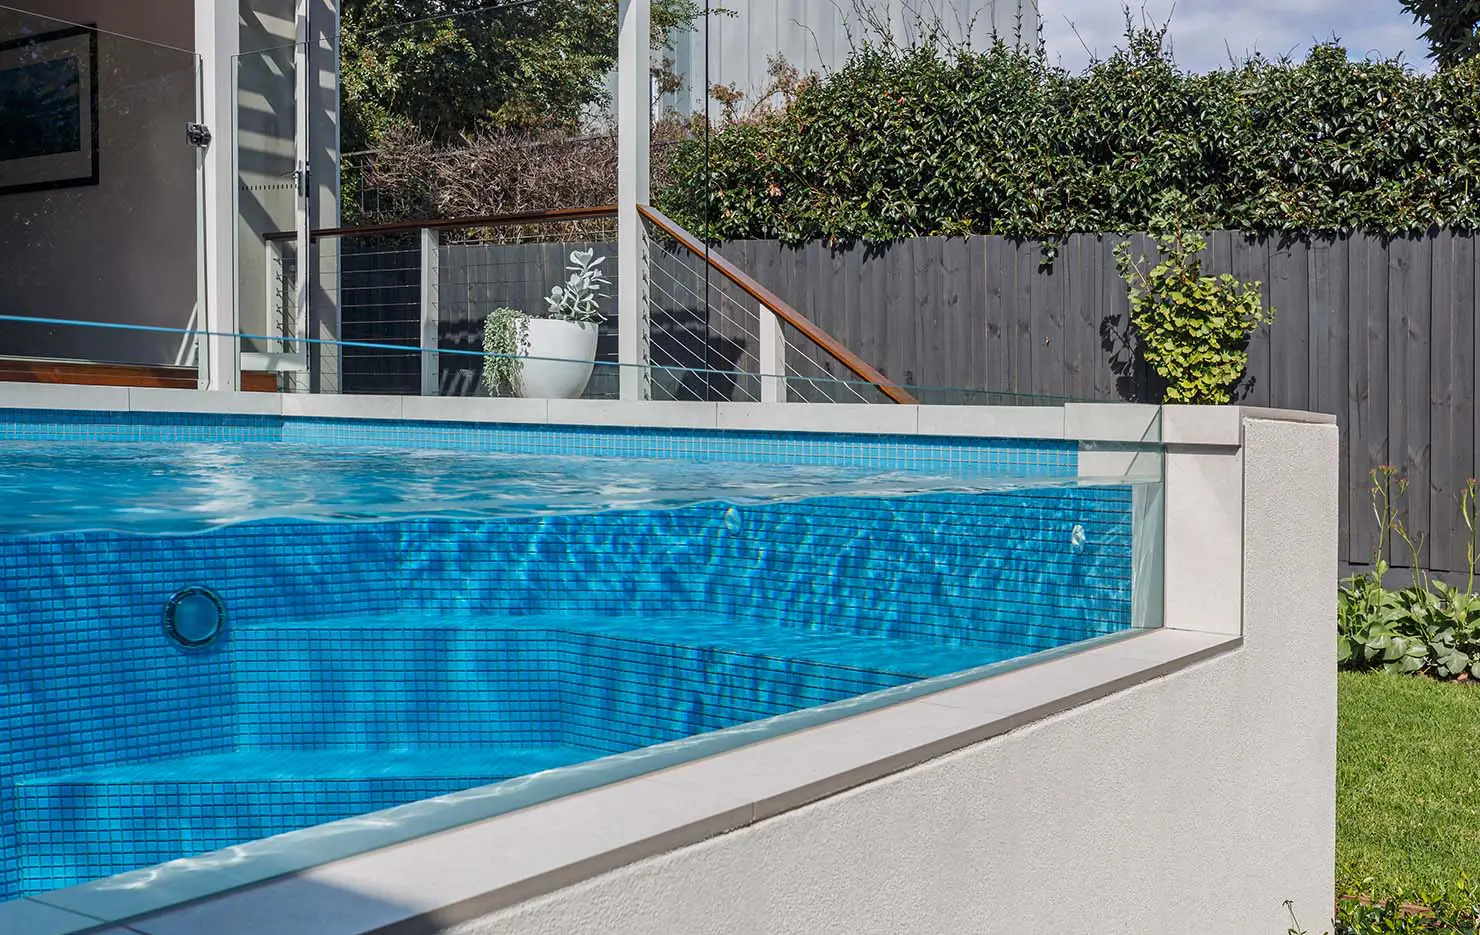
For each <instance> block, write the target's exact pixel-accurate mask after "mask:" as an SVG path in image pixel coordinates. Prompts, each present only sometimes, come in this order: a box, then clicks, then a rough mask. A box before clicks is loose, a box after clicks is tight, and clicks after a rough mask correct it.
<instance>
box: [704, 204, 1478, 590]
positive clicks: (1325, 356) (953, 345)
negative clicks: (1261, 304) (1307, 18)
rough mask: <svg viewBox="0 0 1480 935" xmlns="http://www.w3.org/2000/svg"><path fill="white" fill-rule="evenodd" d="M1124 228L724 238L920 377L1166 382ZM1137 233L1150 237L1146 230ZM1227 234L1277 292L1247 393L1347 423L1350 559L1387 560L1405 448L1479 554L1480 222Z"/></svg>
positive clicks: (809, 305)
mask: <svg viewBox="0 0 1480 935" xmlns="http://www.w3.org/2000/svg"><path fill="white" fill-rule="evenodd" d="M1119 239H1120V238H1116V237H1113V236H1098V235H1075V236H1073V237H1071V238H1069V241H1068V242H1067V243H1066V244H1063V245H1060V247H1059V250H1058V252H1057V256H1055V257H1054V258H1053V259H1052V260H1051V261H1050V262H1045V259H1046V255H1045V253H1044V251H1043V248H1042V245H1041V244H1038V243H1018V242H1015V241H1012V240H1009V239H1006V238H1002V237H969V238H964V239H956V240H948V239H944V238H923V237H922V238H915V239H912V240H907V241H901V242H898V243H894V244H889V245H884V246H880V247H872V248H868V249H864V248H853V249H839V250H830V249H828V248H827V247H825V246H823V245H820V244H809V245H807V246H805V247H801V248H791V247H783V246H781V245H779V244H777V243H774V242H770V241H746V242H742V243H736V244H724V245H721V247H720V250H721V251H722V252H724V253H725V255H727V256H730V257H731V258H732V259H734V260H735V262H736V263H737V264H739V265H741V266H742V267H743V268H744V269H745V271H746V272H747V273H749V274H750V275H752V276H754V277H755V278H756V279H757V280H758V281H760V282H761V283H762V284H763V285H765V286H766V287H767V288H769V289H771V290H772V291H773V292H775V293H776V294H777V295H778V296H780V298H781V299H783V300H785V301H787V302H790V303H792V304H795V305H797V306H798V307H801V308H803V309H805V310H806V312H807V314H808V317H810V318H811V319H812V320H813V321H814V322H816V323H817V324H818V325H819V326H821V327H822V328H823V329H825V330H827V331H828V332H830V333H832V334H834V335H836V336H837V337H838V338H839V339H840V340H842V342H843V343H844V344H845V345H847V346H848V347H849V348H851V349H853V350H854V351H856V352H858V353H859V354H860V355H861V356H863V357H864V358H865V359H867V360H870V361H871V362H873V363H874V364H875V365H876V366H877V367H878V368H879V369H880V370H881V371H883V372H884V373H885V375H887V376H888V377H890V378H891V379H894V380H899V381H902V382H903V383H905V384H907V385H909V386H916V387H928V386H932V385H934V386H953V387H962V388H967V389H978V390H983V391H994V392H1014V393H1020V394H1035V395H1049V396H1054V395H1062V396H1065V397H1069V398H1074V399H1085V400H1124V401H1136V402H1156V401H1159V399H1160V392H1161V391H1160V385H1159V382H1158V380H1157V378H1156V376H1155V374H1153V373H1151V372H1150V371H1149V369H1148V368H1147V367H1146V365H1145V362H1144V361H1143V360H1142V359H1141V358H1140V355H1139V351H1138V347H1137V343H1136V339H1135V336H1134V334H1133V333H1132V330H1131V328H1130V323H1129V321H1128V311H1129V308H1128V305H1127V301H1126V295H1125V284H1124V282H1122V281H1121V279H1120V277H1119V274H1118V272H1117V270H1116V268H1115V262H1114V259H1113V257H1112V255H1111V251H1112V250H1113V248H1114V246H1115V245H1116V243H1117V242H1118V241H1119ZM1130 239H1131V242H1132V245H1133V247H1134V248H1135V249H1136V250H1138V251H1140V252H1142V253H1148V254H1149V253H1150V252H1151V249H1150V242H1149V239H1148V238H1147V237H1146V236H1145V235H1134V236H1132V237H1131V238H1130ZM1209 241H1210V250H1209V256H1208V257H1207V258H1206V259H1205V270H1206V271H1207V272H1210V273H1223V272H1231V273H1235V274H1236V275H1239V276H1241V277H1246V278H1258V279H1260V280H1261V281H1262V282H1263V283H1264V285H1263V294H1264V298H1265V300H1266V301H1267V302H1270V303H1272V304H1273V305H1274V306H1275V308H1276V314H1275V320H1274V324H1273V326H1272V327H1271V328H1270V329H1269V330H1268V331H1267V332H1266V333H1262V334H1259V335H1256V337H1255V338H1254V340H1253V341H1252V342H1251V347H1250V366H1249V372H1248V375H1247V376H1246V377H1245V379H1244V380H1243V381H1242V383H1241V385H1240V386H1239V388H1238V393H1237V398H1238V401H1239V402H1242V403H1246V404H1250V405H1263V406H1273V407H1276V408H1290V409H1314V410H1316V411H1319V412H1327V413H1331V414H1334V415H1336V416H1337V418H1338V421H1339V422H1340V423H1341V426H1342V452H1343V456H1342V490H1341V502H1342V525H1341V557H1342V560H1343V561H1344V562H1345V563H1347V564H1350V565H1357V566H1360V565H1365V564H1368V563H1370V562H1371V559H1372V554H1373V547H1374V546H1375V545H1376V543H1375V541H1374V532H1373V522H1372V520H1371V519H1370V517H1369V515H1368V486H1369V480H1368V473H1369V472H1370V471H1371V469H1372V468H1374V467H1376V466H1378V465H1380V464H1388V463H1391V464H1392V465H1393V466H1394V467H1396V468H1397V469H1398V470H1400V471H1402V472H1403V473H1404V474H1405V475H1407V476H1408V477H1409V479H1410V484H1411V487H1410V490H1409V493H1408V501H1409V502H1408V504H1407V505H1406V506H1405V508H1404V514H1403V515H1404V518H1405V521H1406V522H1408V524H1409V526H1410V528H1412V529H1413V530H1415V532H1416V533H1418V534H1422V535H1424V546H1423V554H1422V556H1421V561H1422V562H1423V563H1424V564H1425V565H1427V566H1428V567H1430V568H1431V569H1434V570H1438V571H1458V570H1462V569H1463V567H1464V564H1465V546H1466V542H1467V537H1468V535H1469V532H1468V530H1467V528H1466V527H1465V526H1464V523H1463V521H1462V518H1461V515H1460V512H1459V510H1460V504H1459V492H1460V490H1461V489H1462V487H1463V485H1464V482H1465V479H1466V478H1469V477H1473V476H1474V475H1475V473H1476V469H1477V447H1480V406H1477V405H1476V403H1475V394H1476V392H1477V391H1480V328H1477V327H1476V325H1475V315H1476V313H1477V302H1476V295H1477V291H1480V284H1477V256H1476V249H1475V236H1474V235H1471V234H1458V233H1451V232H1440V233H1438V234H1435V235H1432V236H1429V237H1423V238H1406V239H1395V240H1383V239H1381V238H1379V237H1374V236H1368V235H1365V234H1357V235H1350V236H1343V237H1337V238H1325V239H1322V238H1314V239H1310V240H1300V239H1293V240H1292V239H1288V238H1286V239H1281V238H1255V239H1250V238H1246V237H1244V236H1243V235H1242V234H1239V233H1227V232H1224V233H1219V234H1217V235H1215V236H1213V237H1210V238H1209ZM808 357H809V355H808V352H807V351H806V350H802V351H798V350H797V349H796V348H795V347H792V348H789V349H788V361H789V364H790V366H791V367H792V368H793V369H795V368H796V366H797V364H796V361H797V360H805V361H806V363H805V364H804V366H806V367H807V368H809V369H811V370H813V371H814V372H818V373H821V372H825V367H826V364H825V362H821V361H817V360H811V359H808ZM790 386H791V388H792V389H793V390H795V388H796V383H795V382H792V383H791V384H790ZM791 398H793V399H795V398H797V394H796V393H795V392H793V394H792V396H791ZM927 401H930V400H927ZM963 401H966V400H963ZM1390 545H1391V544H1390ZM1389 555H1390V556H1392V549H1391V548H1389ZM1393 557H1394V558H1395V559H1396V562H1397V564H1398V565H1400V566H1401V565H1405V564H1407V563H1408V562H1409V561H1410V560H1409V558H1408V557H1407V556H1405V555H1402V554H1398V555H1396V556H1393Z"/></svg>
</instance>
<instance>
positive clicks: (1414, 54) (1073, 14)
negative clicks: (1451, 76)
mask: <svg viewBox="0 0 1480 935" xmlns="http://www.w3.org/2000/svg"><path fill="white" fill-rule="evenodd" d="M1133 6H1134V9H1135V11H1136V14H1135V15H1137V16H1138V17H1139V16H1140V15H1141V13H1140V11H1141V10H1142V0H1134V3H1133ZM1174 6H1175V9H1174ZM1038 10H1039V13H1040V15H1041V16H1042V18H1043V32H1044V40H1045V41H1046V43H1047V45H1048V54H1049V56H1050V57H1051V58H1052V59H1054V60H1055V61H1058V62H1060V63H1061V64H1063V65H1064V66H1065V67H1067V68H1070V69H1075V70H1077V69H1079V68H1081V67H1083V66H1084V64H1085V63H1086V62H1087V61H1088V60H1089V57H1090V53H1089V52H1087V51H1086V50H1085V46H1086V45H1087V46H1088V47H1089V49H1090V50H1093V51H1094V52H1096V53H1098V55H1099V56H1100V57H1101V58H1103V57H1105V56H1106V55H1107V54H1109V53H1110V52H1111V51H1112V50H1113V49H1114V48H1115V45H1116V44H1117V42H1118V41H1119V39H1120V36H1121V34H1122V33H1123V31H1124V23H1125V19H1124V14H1123V13H1122V10H1121V4H1120V3H1119V2H1117V0H1038ZM1144 10H1145V13H1146V15H1147V16H1148V17H1150V18H1151V19H1152V21H1153V22H1157V23H1160V22H1164V21H1166V20H1167V18H1168V15H1169V14H1170V18H1171V28H1170V29H1169V31H1168V36H1169V37H1170V39H1171V42H1172V46H1173V49H1174V51H1175V52H1176V56H1177V61H1178V63H1179V64H1181V65H1182V66H1183V67H1184V68H1187V69H1188V70H1191V71H1207V70H1209V69H1213V68H1218V67H1221V66H1224V65H1227V64H1228V48H1230V47H1231V48H1232V49H1233V52H1234V54H1235V55H1242V53H1244V52H1246V51H1255V50H1257V51H1259V52H1263V53H1264V54H1265V55H1268V56H1270V57H1271V58H1273V57H1278V56H1280V55H1283V54H1285V53H1287V52H1288V53H1293V54H1294V55H1296V56H1297V57H1303V56H1304V54H1305V52H1306V50H1307V49H1309V48H1310V46H1311V43H1312V42H1313V41H1322V40H1326V39H1330V38H1331V37H1332V36H1333V35H1334V36H1337V37H1339V38H1340V39H1341V40H1342V43H1343V44H1344V45H1345V46H1346V48H1347V50H1348V52H1349V54H1351V55H1352V56H1353V57H1356V58H1361V57H1363V56H1365V55H1366V54H1368V53H1369V52H1370V53H1372V54H1374V55H1381V56H1382V57H1390V56H1394V55H1398V54H1400V53H1401V54H1402V56H1403V59H1404V60H1405V61H1407V62H1410V63H1412V64H1414V65H1416V66H1418V67H1420V68H1424V69H1427V68H1428V65H1427V62H1426V59H1425V55H1426V52H1427V47H1426V46H1425V45H1424V43H1423V41H1422V40H1421V39H1419V38H1418V35H1419V33H1420V32H1421V28H1420V27H1419V26H1418V25H1417V24H1415V23H1414V22H1413V20H1412V18H1411V17H1410V16H1409V15H1408V14H1407V13H1404V12H1403V9H1402V7H1401V6H1400V5H1399V3H1398V0H1176V3H1175V4H1174V3H1173V2H1172V0H1145V4H1144ZM1071 22H1072V23H1073V27H1074V28H1071V27H1070V23H1071ZM1076 32H1077V33H1078V35H1077V36H1076V35H1075V33H1076ZM1081 39H1082V40H1083V42H1081ZM1225 42H1226V43H1227V45H1225Z"/></svg>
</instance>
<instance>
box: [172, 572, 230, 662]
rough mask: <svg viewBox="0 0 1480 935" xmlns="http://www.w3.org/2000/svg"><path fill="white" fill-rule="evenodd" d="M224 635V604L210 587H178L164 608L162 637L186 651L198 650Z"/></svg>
mask: <svg viewBox="0 0 1480 935" xmlns="http://www.w3.org/2000/svg"><path fill="white" fill-rule="evenodd" d="M225 632H226V605H225V604H224V603H222V601H221V596H220V595H219V594H217V593H216V592H215V591H212V590H211V589H210V588H203V587H200V586H199V585H192V586H190V587H188V588H181V589H180V590H178V591H176V592H175V593H174V594H171V595H170V599H169V600H168V601H165V605H164V634H165V636H168V637H169V638H170V639H171V640H173V641H174V642H175V643H177V644H178V645H180V646H183V647H185V648H186V649H200V648H201V647H203V646H209V645H211V644H212V643H214V642H215V641H216V640H217V639H218V638H220V636H221V634H223V633H225Z"/></svg>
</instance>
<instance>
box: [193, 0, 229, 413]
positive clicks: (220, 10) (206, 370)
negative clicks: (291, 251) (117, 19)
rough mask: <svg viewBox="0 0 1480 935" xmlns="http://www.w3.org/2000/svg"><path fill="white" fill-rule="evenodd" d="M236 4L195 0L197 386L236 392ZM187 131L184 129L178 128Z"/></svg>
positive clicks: (213, 0)
mask: <svg viewBox="0 0 1480 935" xmlns="http://www.w3.org/2000/svg"><path fill="white" fill-rule="evenodd" d="M239 29H240V27H239V25H238V22H237V9H236V4H234V3H232V4H223V3H219V2H217V0H195V48H196V50H197V51H198V53H199V55H200V68H201V80H200V96H201V98H200V105H201V106H200V108H199V110H200V118H201V122H202V123H204V124H205V125H206V127H207V128H209V129H210V131H211V135H212V140H211V143H210V145H209V146H207V147H206V148H205V149H203V150H201V151H200V155H199V156H198V157H197V162H196V166H197V174H198V176H199V183H200V192H201V205H200V211H201V217H202V227H201V243H202V247H203V253H204V263H203V264H202V267H203V275H202V277H201V279H202V281H201V282H200V283H199V286H198V288H199V290H200V296H199V305H200V308H201V309H203V310H204V313H203V314H202V315H200V316H199V317H198V319H197V320H198V321H200V322H202V323H203V324H204V327H205V330H206V331H207V332H209V333H208V334H207V335H205V336H203V337H202V339H201V341H200V344H199V347H200V353H199V355H198V358H197V359H198V360H199V363H200V386H201V388H202V389H210V390H234V389H236V388H237V386H238V383H239V375H238V366H239V360H238V357H237V343H236V338H235V337H234V335H235V334H236V333H237V332H238V331H239V330H240V329H239V328H238V327H237V296H236V218H237V212H236V191H237V186H236V94H235V90H236V55H237V51H238V46H239V44H240V41H241V38H240V35H239ZM181 132H184V128H183V127H182V128H181Z"/></svg>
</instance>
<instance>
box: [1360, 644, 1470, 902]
mask: <svg viewBox="0 0 1480 935" xmlns="http://www.w3.org/2000/svg"><path fill="white" fill-rule="evenodd" d="M1338 686H1339V687H1338V694H1339V698H1340V705H1341V708H1340V725H1341V726H1340V732H1339V735H1338V739H1337V753H1336V880H1337V886H1338V887H1339V888H1340V889H1342V890H1343V891H1344V892H1348V893H1362V894H1364V895H1376V896H1386V895H1389V894H1391V893H1392V891H1393V890H1394V889H1395V888H1396V887H1402V888H1404V889H1405V890H1407V891H1410V892H1411V891H1413V890H1414V889H1415V888H1417V889H1432V888H1437V887H1444V886H1446V885H1452V884H1454V883H1456V882H1458V880H1459V878H1460V877H1461V876H1462V875H1463V876H1466V877H1468V878H1469V880H1470V881H1471V883H1476V882H1480V687H1477V686H1475V685H1465V684H1455V683H1440V682H1433V681H1430V680H1428V679H1422V678H1414V677H1411V676H1386V675H1372V674H1366V673H1362V674H1357V673H1351V672H1342V673H1341V674H1340V675H1339V681H1338ZM1369 878H1370V882H1369Z"/></svg>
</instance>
